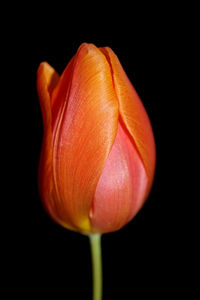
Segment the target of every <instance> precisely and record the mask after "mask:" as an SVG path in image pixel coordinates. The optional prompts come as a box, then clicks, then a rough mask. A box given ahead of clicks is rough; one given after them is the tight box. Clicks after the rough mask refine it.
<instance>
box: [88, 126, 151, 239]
mask: <svg viewBox="0 0 200 300" xmlns="http://www.w3.org/2000/svg"><path fill="white" fill-rule="evenodd" d="M147 182H148V178H147V175H146V171H145V169H144V166H143V163H142V161H141V158H140V156H139V155H138V153H137V150H136V149H135V146H134V145H133V143H132V142H131V140H130V137H129V134H128V132H127V130H126V128H124V127H123V126H122V125H121V124H120V122H119V125H118V131H117V136H116V139H115V142H114V145H113V147H112V150H111V152H110V154H109V156H108V159H107V161H106V164H105V166H104V169H103V172H102V174H101V177H100V180H99V182H98V185H97V188H96V192H95V197H94V201H93V207H92V210H91V213H90V217H91V222H92V226H93V227H94V230H96V231H97V232H101V233H105V232H111V231H115V230H118V229H119V228H121V227H122V226H124V225H125V224H126V223H127V222H128V221H130V220H131V219H132V218H133V217H134V216H135V215H136V213H137V212H138V210H139V209H140V207H141V203H143V202H144V196H145V193H146V188H147Z"/></svg>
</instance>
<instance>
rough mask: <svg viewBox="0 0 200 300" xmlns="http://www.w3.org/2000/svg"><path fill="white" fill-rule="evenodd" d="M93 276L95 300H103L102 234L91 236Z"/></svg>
mask: <svg viewBox="0 0 200 300" xmlns="http://www.w3.org/2000/svg"><path fill="white" fill-rule="evenodd" d="M89 239H90V247H91V255H92V271H93V272H92V274H93V300H102V257H101V234H90V235H89Z"/></svg>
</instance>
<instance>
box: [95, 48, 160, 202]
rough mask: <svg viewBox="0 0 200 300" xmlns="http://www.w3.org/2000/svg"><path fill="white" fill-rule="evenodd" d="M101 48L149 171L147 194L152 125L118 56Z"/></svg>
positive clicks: (151, 167)
mask: <svg viewBox="0 0 200 300" xmlns="http://www.w3.org/2000/svg"><path fill="white" fill-rule="evenodd" d="M100 50H101V51H102V53H104V55H105V56H106V57H107V60H108V62H109V63H110V67H111V69H112V75H113V80H114V86H115V91H116V95H117V98H118V101H119V113H120V116H121V118H122V120H123V122H124V124H125V126H126V128H127V130H128V131H129V133H130V135H131V136H132V138H133V140H134V143H135V145H136V147H137V150H138V153H139V154H140V156H141V159H142V161H143V164H144V167H145V169H146V172H147V176H148V188H147V193H146V196H147V195H148V193H149V191H150V188H151V185H152V182H153V177H154V171H155V142H154V137H153V131H152V127H151V124H150V121H149V118H148V116H147V113H146V111H145V109H144V106H143V104H142V102H141V100H140V98H139V96H138V95H137V93H136V91H135V89H134V87H133V86H132V84H131V82H130V81H129V79H128V77H127V75H126V73H125V72H124V70H123V68H122V66H121V64H120V62H119V60H118V58H117V56H116V55H115V54H114V52H113V51H112V50H111V49H110V48H109V47H105V48H100Z"/></svg>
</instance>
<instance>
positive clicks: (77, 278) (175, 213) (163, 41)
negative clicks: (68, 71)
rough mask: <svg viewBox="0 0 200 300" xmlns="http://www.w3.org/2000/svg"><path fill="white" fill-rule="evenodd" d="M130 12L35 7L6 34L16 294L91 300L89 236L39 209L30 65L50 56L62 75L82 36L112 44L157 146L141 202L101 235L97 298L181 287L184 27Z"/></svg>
mask: <svg viewBox="0 0 200 300" xmlns="http://www.w3.org/2000/svg"><path fill="white" fill-rule="evenodd" d="M60 9H61V8H60ZM128 10H129V8H126V10H125V12H122V15H123V19H122V18H120V17H119V16H120V14H118V15H114V16H113V15H112V19H110V15H109V14H107V15H106V16H105V15H100V16H98V17H96V16H94V15H93V17H91V15H90V16H89V17H86V16H84V15H82V18H81V19H80V18H79V17H78V15H77V14H76V13H75V11H74V10H73V11H71V12H67V13H66V15H65V14H64V15H62V17H58V15H56V12H52V13H51V14H50V15H48V13H47V12H46V11H45V9H44V10H42V9H41V8H40V7H38V8H37V10H36V11H34V12H33V14H32V16H30V12H29V14H25V16H23V21H22V22H18V23H17V25H18V26H17V30H14V26H13V28H12V30H11V31H12V38H11V41H10V42H11V47H10V50H11V53H12V61H15V68H14V70H13V72H14V73H12V74H13V75H12V76H10V77H9V80H13V78H15V80H14V81H15V84H14V85H13V88H12V89H13V90H14V94H15V96H14V97H12V112H13V114H14V117H13V120H14V122H13V128H14V130H12V143H11V144H12V146H11V147H10V148H11V153H13V151H14V152H15V154H16V156H15V159H14V160H15V164H16V167H14V168H13V169H14V171H13V173H12V174H13V175H12V176H14V177H15V183H16V187H15V188H13V190H12V188H9V190H8V195H10V197H11V196H12V197H11V198H12V199H13V201H12V205H11V206H12V209H10V211H12V214H13V215H14V218H12V220H14V222H12V225H11V229H10V231H9V235H7V242H9V245H10V246H9V251H8V255H9V261H11V267H8V268H7V275H6V277H8V280H9V282H11V281H10V280H11V279H12V287H13V290H14V293H15V294H16V295H17V294H19V295H20V296H21V297H22V298H25V299H29V298H30V296H32V297H34V298H38V297H41V298H42V297H43V298H45V299H46V298H48V297H50V296H52V297H53V298H54V299H61V298H64V299H92V275H91V261H90V249H89V242H88V239H87V238H86V237H85V236H82V235H80V234H78V233H74V232H70V231H68V230H66V229H64V228H62V227H60V226H59V225H57V224H55V223H54V222H53V221H52V220H51V219H50V218H49V217H48V215H47V214H46V212H45V211H44V209H43V206H42V203H41V201H40V198H39V194H38V188H37V167H38V160H39V154H40V148H41V142H42V130H43V129H42V116H41V112H40V106H39V101H38V97H37V91H36V71H37V68H38V66H39V64H40V62H42V61H47V62H48V63H49V64H51V65H52V66H53V67H54V68H55V69H56V70H57V71H58V72H59V73H60V74H61V73H62V71H63V70H64V68H65V66H66V65H67V63H68V62H69V60H70V59H71V57H72V56H73V55H74V54H75V52H76V51H77V49H78V47H79V46H80V44H81V43H82V42H88V43H94V44H95V45H96V46H98V47H100V46H109V47H111V48H112V49H113V50H114V52H115V53H116V54H117V56H118V58H119V60H120V61H121V63H122V66H123V68H124V70H125V71H126V73H127V75H128V77H129V78H130V80H131V82H132V83H133V85H134V87H135V88H136V90H137V92H138V94H139V96H140V97H141V99H142V101H143V103H144V106H145V108H146V110H147V112H148V115H149V118H150V120H151V123H152V127H153V131H154V135H155V141H156V148H157V167H156V173H155V180H154V184H153V187H152V190H151V193H150V196H149V198H148V200H147V202H146V204H145V205H144V207H143V208H142V210H141V211H140V212H139V213H138V215H137V216H136V217H135V218H134V220H132V221H131V222H130V223H129V224H128V225H127V226H126V227H124V228H123V229H121V230H120V231H118V232H115V233H111V234H106V235H103V237H102V252H103V270H104V298H103V299H104V300H108V299H141V298H143V297H147V296H148V297H153V298H158V299H162V298H163V296H170V295H171V294H172V293H173V295H174V296H175V295H180V293H182V292H184V293H186V286H184V284H183V282H184V280H185V276H186V273H187V272H186V268H187V263H186V261H185V260H184V264H183V248H185V246H186V244H187V239H185V240H183V222H182V212H181V207H182V206H183V205H184V204H183V200H182V199H180V195H179V192H180V186H181V183H180V179H179V173H181V171H180V169H179V171H177V170H178V167H179V164H180V165H181V162H180V161H181V160H182V157H183V154H182V153H181V152H180V149H179V147H178V145H179V142H181V141H182V135H181V134H180V132H181V130H180V127H181V119H180V118H179V117H180V115H181V109H182V107H183V105H184V104H183V102H182V98H181V97H180V95H179V85H180V82H179V80H178V78H179V75H178V71H179V72H180V67H181V61H182V54H181V51H180V49H181V46H180V43H181V38H182V34H183V27H181V26H179V25H180V24H179V22H178V24H175V23H176V18H177V11H176V12H174V13H173V11H170V14H164V13H163V11H162V12H160V13H159V14H158V13H156V12H155V11H154V9H152V11H151V13H149V11H148V8H147V9H146V11H145V13H144V11H143V9H140V10H139V12H138V11H137V10H136V11H134V13H132V14H131V16H128V17H127V18H126V12H128ZM79 11H80V9H79ZM152 12H153V14H152ZM138 13H139V14H140V15H139V16H138V15H137V14H138ZM70 14H72V16H71V21H70V20H69V17H70ZM56 16H57V18H56ZM19 19H20V17H19ZM19 19H18V21H19ZM126 19H128V21H129V22H126V21H127V20H126ZM67 20H68V21H67ZM86 20H87V26H86ZM122 20H123V22H122ZM122 23H123V24H122ZM97 25H98V26H97ZM175 25H176V26H175ZM13 32H14V34H13ZM10 89H11V87H10ZM19 95H20V96H19ZM177 112H178V113H179V114H177ZM177 116H178V117H177ZM15 126H16V130H15ZM8 176H10V175H8ZM9 178H10V177H9ZM13 195H14V196H13ZM180 203H181V205H180ZM8 219H9V218H8ZM8 223H9V222H8ZM7 227H9V226H8V225H7ZM9 228H10V227H9ZM184 230H185V229H184ZM186 234H187V232H186V231H184V236H185V235H186ZM11 290H12V289H11ZM8 292H10V290H9V291H8Z"/></svg>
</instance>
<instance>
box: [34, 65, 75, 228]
mask: <svg viewBox="0 0 200 300" xmlns="http://www.w3.org/2000/svg"><path fill="white" fill-rule="evenodd" d="M58 80H59V75H58V73H57V72H56V71H55V70H54V69H53V68H52V67H51V66H50V65H49V64H48V63H46V62H43V63H41V64H40V66H39V68H38V71H37V90H38V96H39V100H40V106H41V110H42V116H43V128H44V134H43V144H42V150H41V155H40V163H39V172H38V175H39V176H38V177H39V178H38V179H39V180H38V184H39V191H40V195H41V199H42V201H43V204H44V206H45V208H46V210H47V212H48V213H49V215H50V216H51V217H52V218H53V219H54V221H56V222H58V223H60V224H62V225H63V226H64V227H67V228H70V229H73V228H71V227H70V226H69V225H68V224H66V223H63V221H62V220H60V219H59V216H58V214H57V213H56V209H55V202H54V199H53V189H54V187H53V168H52V158H53V151H52V150H53V149H52V113H51V101H50V100H51V94H52V92H53V90H54V89H55V87H56V85H57V83H58Z"/></svg>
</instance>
